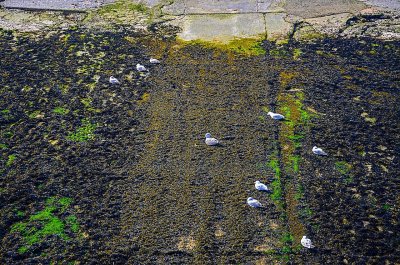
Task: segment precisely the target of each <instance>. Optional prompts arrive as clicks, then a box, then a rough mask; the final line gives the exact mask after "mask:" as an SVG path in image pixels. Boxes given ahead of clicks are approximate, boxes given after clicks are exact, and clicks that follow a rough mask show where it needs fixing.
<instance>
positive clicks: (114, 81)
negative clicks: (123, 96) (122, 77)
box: [110, 76, 119, 84]
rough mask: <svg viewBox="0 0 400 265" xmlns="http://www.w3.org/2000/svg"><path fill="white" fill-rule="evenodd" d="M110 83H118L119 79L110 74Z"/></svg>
mask: <svg viewBox="0 0 400 265" xmlns="http://www.w3.org/2000/svg"><path fill="white" fill-rule="evenodd" d="M110 83H111V84H119V81H118V79H117V78H115V77H113V76H110Z"/></svg>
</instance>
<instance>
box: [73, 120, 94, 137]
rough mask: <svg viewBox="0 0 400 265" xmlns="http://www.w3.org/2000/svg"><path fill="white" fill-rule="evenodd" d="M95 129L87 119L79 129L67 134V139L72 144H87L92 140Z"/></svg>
mask: <svg viewBox="0 0 400 265" xmlns="http://www.w3.org/2000/svg"><path fill="white" fill-rule="evenodd" d="M96 128H97V124H96V123H91V122H90V120H89V119H83V120H82V125H81V127H79V128H77V129H76V131H75V132H73V133H70V134H68V136H67V139H68V140H71V141H74V142H87V141H89V140H93V139H94V137H95V136H94V130H95V129H96Z"/></svg>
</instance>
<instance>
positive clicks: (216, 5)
mask: <svg viewBox="0 0 400 265" xmlns="http://www.w3.org/2000/svg"><path fill="white" fill-rule="evenodd" d="M185 5H186V14H210V13H211V14H212V13H253V12H257V0H229V1H226V0H222V1H221V0H207V1H198V0H185Z"/></svg>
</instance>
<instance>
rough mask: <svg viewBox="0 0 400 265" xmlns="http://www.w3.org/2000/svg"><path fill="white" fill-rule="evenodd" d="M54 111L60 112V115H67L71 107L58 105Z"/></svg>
mask: <svg viewBox="0 0 400 265" xmlns="http://www.w3.org/2000/svg"><path fill="white" fill-rule="evenodd" d="M53 113H55V114H59V115H67V114H68V113H69V109H65V108H62V107H56V108H54V109H53Z"/></svg>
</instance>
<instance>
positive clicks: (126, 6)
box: [98, 0, 149, 15]
mask: <svg viewBox="0 0 400 265" xmlns="http://www.w3.org/2000/svg"><path fill="white" fill-rule="evenodd" d="M148 10H149V8H148V7H146V6H145V5H144V4H135V3H132V2H130V1H123V0H120V1H116V2H115V3H112V4H109V5H105V6H103V7H101V8H100V9H99V11H98V12H99V14H102V15H104V14H109V13H115V15H117V13H118V12H141V13H145V12H147V11H148Z"/></svg>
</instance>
